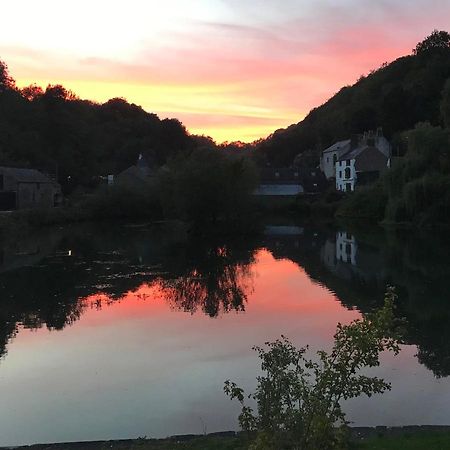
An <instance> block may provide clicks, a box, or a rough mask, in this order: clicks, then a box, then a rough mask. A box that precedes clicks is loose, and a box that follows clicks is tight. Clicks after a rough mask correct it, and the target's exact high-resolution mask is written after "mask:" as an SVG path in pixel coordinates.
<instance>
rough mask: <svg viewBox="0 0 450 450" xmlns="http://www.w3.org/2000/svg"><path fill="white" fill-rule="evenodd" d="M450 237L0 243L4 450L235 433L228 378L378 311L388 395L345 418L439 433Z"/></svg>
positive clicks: (0, 432) (126, 234) (83, 233)
mask: <svg viewBox="0 0 450 450" xmlns="http://www.w3.org/2000/svg"><path fill="white" fill-rule="evenodd" d="M449 248H450V246H449V241H448V238H444V237H441V236H438V235H436V234H435V235H432V236H429V235H424V234H412V233H406V232H404V233H394V232H388V231H382V230H374V231H371V232H370V233H368V232H367V231H365V232H364V233H362V232H360V231H358V230H351V231H350V230H346V229H343V228H332V227H323V226H322V227H318V226H315V227H312V226H307V227H303V226H270V227H266V231H265V233H264V235H262V236H260V237H259V238H254V239H247V238H246V239H241V240H235V241H230V240H226V239H215V240H210V241H205V240H204V239H203V240H200V239H194V238H189V237H187V236H186V235H184V234H183V233H182V232H179V231H177V230H167V229H165V230H163V229H159V228H155V227H133V226H118V227H115V228H111V227H106V226H102V227H90V226H80V227H70V228H66V229H60V230H56V231H55V230H52V231H47V232H44V233H42V234H37V235H29V236H26V237H5V239H4V240H3V241H2V242H1V243H0V353H1V355H2V357H1V359H0V398H1V402H0V446H1V445H20V444H31V443H37V442H41V443H46V442H61V441H80V440H98V439H117V438H134V437H139V436H147V437H164V436H167V435H174V434H184V433H204V432H207V433H209V432H213V431H220V430H231V429H236V428H237V423H236V417H237V414H238V412H239V411H238V410H239V409H238V405H236V404H234V403H233V402H231V401H230V400H229V399H228V398H227V397H225V395H224V393H223V382H224V380H226V379H231V380H234V381H236V382H237V383H238V384H239V385H241V386H243V387H245V388H246V389H248V390H251V389H252V388H253V387H254V386H255V376H256V375H257V374H258V368H259V360H258V358H257V357H256V354H255V353H254V352H253V351H252V350H251V347H252V346H253V345H262V344H263V343H264V342H265V341H267V340H272V339H276V338H278V337H279V336H280V335H281V334H283V335H286V336H288V337H289V338H290V339H291V340H292V341H293V342H294V343H295V344H297V345H299V346H300V345H301V346H303V345H306V344H309V345H310V346H311V348H312V349H314V350H317V349H322V348H324V349H328V348H330V346H331V343H332V336H333V333H334V331H335V327H336V323H337V322H338V321H340V322H349V321H350V320H352V319H354V318H357V317H358V316H359V315H360V314H361V312H367V311H370V310H371V309H373V308H374V307H376V306H377V305H380V304H381V303H382V297H383V291H384V289H385V286H386V285H387V284H391V285H395V286H396V287H397V292H398V294H399V297H400V298H399V307H398V314H399V315H401V316H404V317H406V319H407V327H406V330H405V336H404V345H403V347H402V352H401V354H400V355H399V356H398V357H392V356H390V355H383V357H382V364H381V367H379V368H377V369H376V370H374V371H373V374H376V375H378V376H381V377H384V378H385V379H387V380H388V381H390V382H391V383H392V391H390V392H387V393H385V394H383V395H380V396H375V397H372V398H370V399H367V398H364V397H362V398H360V399H356V400H353V401H350V402H348V403H346V404H345V410H346V412H347V414H348V418H349V419H350V420H351V421H353V423H354V424H355V425H406V424H408V425H412V424H435V425H438V424H445V425H448V424H450V377H449V376H448V375H450V293H449V289H448V283H449V279H450V265H449V263H448V249H449Z"/></svg>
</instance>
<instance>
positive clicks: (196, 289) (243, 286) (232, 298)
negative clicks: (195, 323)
mask: <svg viewBox="0 0 450 450" xmlns="http://www.w3.org/2000/svg"><path fill="white" fill-rule="evenodd" d="M246 256H247V258H245V259H242V258H237V257H236V255H235V254H234V251H233V248H232V247H227V246H225V245H223V246H217V247H212V248H209V249H208V250H207V251H206V252H205V255H204V258H203V259H201V260H199V261H197V265H196V266H195V267H193V268H188V269H187V270H186V272H185V273H184V274H183V275H181V276H179V277H177V278H174V279H161V280H160V281H159V282H160V286H161V288H162V292H163V295H164V297H165V298H166V299H167V301H168V302H169V303H170V305H171V306H172V307H173V308H176V309H181V310H183V311H189V312H191V313H194V312H196V311H197V310H198V309H199V308H201V309H202V310H203V312H205V313H206V314H208V315H209V316H211V317H216V316H218V315H219V313H220V312H229V311H232V310H235V311H244V310H245V302H246V300H247V296H248V294H249V293H250V292H251V291H252V290H253V276H252V271H251V263H252V262H253V257H252V256H251V255H248V254H247V255H246Z"/></svg>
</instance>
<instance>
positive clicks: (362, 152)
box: [338, 145, 388, 172]
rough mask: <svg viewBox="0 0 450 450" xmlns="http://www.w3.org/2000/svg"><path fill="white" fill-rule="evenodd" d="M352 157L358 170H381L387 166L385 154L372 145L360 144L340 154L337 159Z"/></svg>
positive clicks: (342, 159) (343, 159)
mask: <svg viewBox="0 0 450 450" xmlns="http://www.w3.org/2000/svg"><path fill="white" fill-rule="evenodd" d="M349 159H354V160H356V161H355V168H356V171H358V172H369V171H373V170H382V169H384V168H386V166H387V160H388V158H387V156H386V155H385V154H384V153H383V152H382V151H381V150H379V149H378V148H377V147H374V146H368V145H366V146H361V147H357V148H355V149H353V150H350V151H349V152H347V153H345V154H344V155H342V156H341V157H340V158H339V160H338V161H345V160H349Z"/></svg>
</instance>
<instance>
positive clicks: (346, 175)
mask: <svg viewBox="0 0 450 450" xmlns="http://www.w3.org/2000/svg"><path fill="white" fill-rule="evenodd" d="M350 175H351V171H350V167H347V168H346V169H345V178H350Z"/></svg>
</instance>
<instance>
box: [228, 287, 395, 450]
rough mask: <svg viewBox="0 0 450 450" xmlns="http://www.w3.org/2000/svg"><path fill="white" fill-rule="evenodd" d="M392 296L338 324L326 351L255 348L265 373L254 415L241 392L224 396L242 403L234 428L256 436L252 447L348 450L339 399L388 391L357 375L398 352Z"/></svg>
mask: <svg viewBox="0 0 450 450" xmlns="http://www.w3.org/2000/svg"><path fill="white" fill-rule="evenodd" d="M395 297H396V296H395V294H394V292H393V290H392V289H389V290H388V292H387V293H386V296H385V303H384V306H383V308H381V309H380V310H378V311H376V312H374V313H373V314H369V315H367V316H365V317H363V318H361V319H357V320H354V321H353V322H351V323H350V324H349V325H342V324H338V326H337V331H336V334H335V335H334V345H333V348H332V350H331V352H330V353H327V352H325V351H323V350H321V351H318V352H317V357H318V360H319V362H316V361H315V360H311V359H307V358H306V357H305V354H306V352H307V350H308V347H303V348H300V349H297V348H295V347H294V345H293V344H292V343H291V342H289V340H287V339H286V338H285V337H282V339H279V340H276V341H275V342H267V343H266V345H267V347H268V349H267V350H266V349H263V348H260V347H255V348H254V349H255V350H256V351H257V352H258V354H259V357H260V359H261V360H262V362H261V369H262V370H263V372H264V375H262V376H258V377H257V381H258V385H257V388H256V392H255V393H253V394H250V395H249V396H248V397H249V398H251V399H253V400H255V401H256V405H257V413H255V412H254V411H253V409H252V408H251V407H250V406H248V405H246V404H245V395H244V391H243V390H242V389H241V388H239V387H238V386H237V385H236V384H235V383H233V382H230V381H226V382H225V387H224V390H225V393H226V394H227V395H229V396H230V397H231V398H232V399H237V400H238V401H239V402H240V403H241V404H242V412H241V414H240V415H239V424H240V426H241V427H242V429H243V430H246V431H253V432H256V433H257V438H256V440H255V442H254V443H253V446H252V447H251V448H253V449H255V450H256V449H261V450H262V449H266V450H269V449H273V450H275V449H276V450H279V449H300V450H321V449H323V450H325V449H331V448H341V449H346V448H348V433H347V424H348V423H347V421H346V419H345V414H344V412H343V411H342V408H341V401H342V400H346V399H349V398H354V397H358V396H360V395H361V394H366V395H367V396H369V397H370V396H371V395H373V394H379V393H383V392H384V391H386V390H387V389H390V385H389V384H388V383H386V382H385V381H384V380H382V379H380V378H377V377H369V376H366V375H362V374H361V370H362V369H365V368H367V367H375V366H378V365H379V364H380V361H379V356H380V353H381V352H382V351H385V350H387V351H392V352H394V353H395V354H397V353H398V352H399V351H400V347H399V345H398V341H397V338H396V335H395V333H394V301H395Z"/></svg>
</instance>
